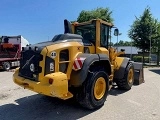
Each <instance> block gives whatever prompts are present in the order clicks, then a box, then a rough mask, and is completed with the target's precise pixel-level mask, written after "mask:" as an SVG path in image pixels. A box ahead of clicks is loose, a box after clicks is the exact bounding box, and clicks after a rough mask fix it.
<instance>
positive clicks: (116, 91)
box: [109, 86, 127, 96]
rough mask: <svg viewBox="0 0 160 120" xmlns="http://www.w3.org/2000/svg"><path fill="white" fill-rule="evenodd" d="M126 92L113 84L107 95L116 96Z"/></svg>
mask: <svg viewBox="0 0 160 120" xmlns="http://www.w3.org/2000/svg"><path fill="white" fill-rule="evenodd" d="M125 92H127V91H126V90H121V89H119V88H118V87H117V86H114V87H113V88H112V89H111V90H110V91H109V95H114V96H118V95H120V94H123V93H125Z"/></svg>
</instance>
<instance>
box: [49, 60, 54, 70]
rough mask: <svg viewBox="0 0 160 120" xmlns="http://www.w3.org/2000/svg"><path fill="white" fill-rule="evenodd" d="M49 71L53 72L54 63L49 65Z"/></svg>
mask: <svg viewBox="0 0 160 120" xmlns="http://www.w3.org/2000/svg"><path fill="white" fill-rule="evenodd" d="M50 71H54V63H53V62H51V63H50Z"/></svg>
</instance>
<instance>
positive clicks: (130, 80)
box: [128, 69, 133, 83]
mask: <svg viewBox="0 0 160 120" xmlns="http://www.w3.org/2000/svg"><path fill="white" fill-rule="evenodd" d="M128 82H129V83H132V82H133V69H130V70H129V72H128Z"/></svg>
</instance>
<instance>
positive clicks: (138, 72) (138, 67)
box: [132, 62, 144, 85]
mask: <svg viewBox="0 0 160 120" xmlns="http://www.w3.org/2000/svg"><path fill="white" fill-rule="evenodd" d="M132 63H133V66H134V83H133V84H135V85H139V84H142V83H144V72H143V63H139V62H132Z"/></svg>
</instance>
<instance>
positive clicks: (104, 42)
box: [100, 24, 109, 48]
mask: <svg viewBox="0 0 160 120" xmlns="http://www.w3.org/2000/svg"><path fill="white" fill-rule="evenodd" d="M108 38H109V26H106V25H104V24H101V42H100V44H101V47H105V48H107V47H108Z"/></svg>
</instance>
